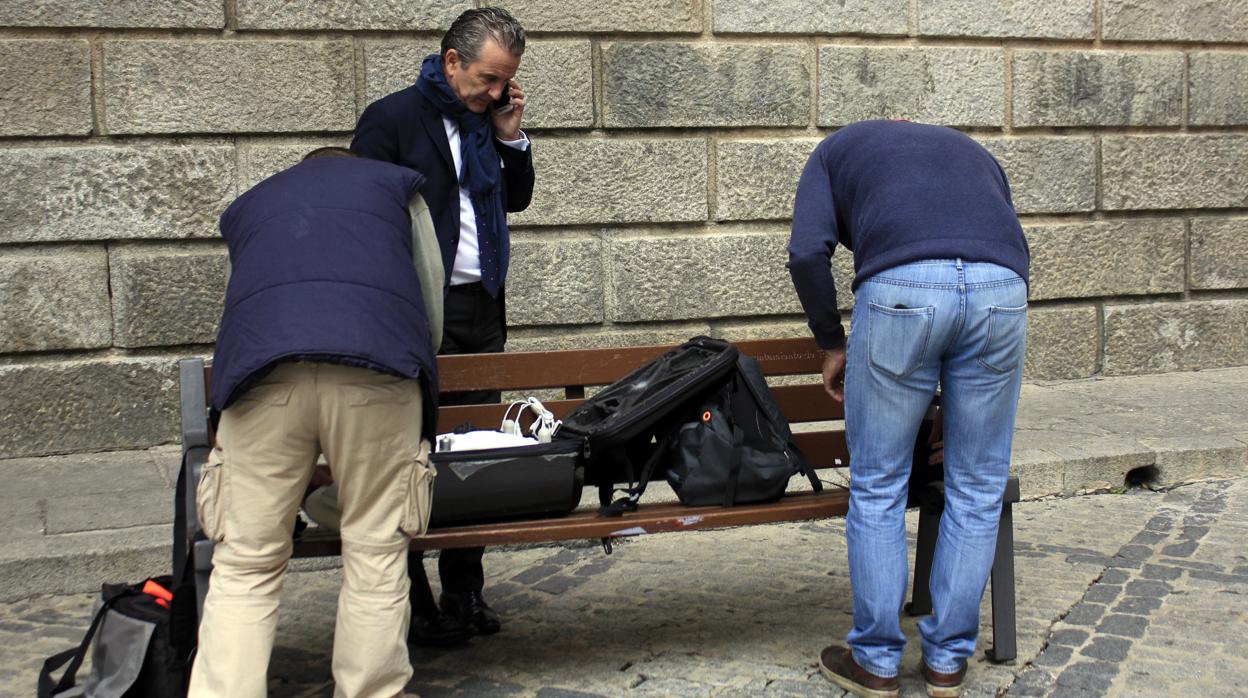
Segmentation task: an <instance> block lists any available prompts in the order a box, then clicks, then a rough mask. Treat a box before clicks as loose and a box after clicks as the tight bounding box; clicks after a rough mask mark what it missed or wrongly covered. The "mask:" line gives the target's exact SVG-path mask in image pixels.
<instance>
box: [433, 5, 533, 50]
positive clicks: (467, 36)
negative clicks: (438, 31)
mask: <svg viewBox="0 0 1248 698" xmlns="http://www.w3.org/2000/svg"><path fill="white" fill-rule="evenodd" d="M486 39H494V40H495V41H497V42H498V45H499V46H502V47H503V48H504V49H506V50H507V52H508V53H510V54H511V55H513V56H522V55H524V27H522V26H520V23H519V22H517V21H516V18H515V17H512V16H511V15H510V14H509V13H508V12H507V10H504V9H502V8H500V7H482V8H479V9H475V10H467V11H465V12H464V13H463V14H461V15H460V16H459V17H457V18H456V19H455V21H454V22H452V23H451V28H450V29H448V30H446V36H443V37H442V57H443V58H445V57H446V52H447V51H448V50H449V49H455V52H456V53H458V54H459V56H460V58H462V59H463V61H464V63H465V64H468V63H472V62H473V61H475V60H477V57H478V56H480V55H481V47H482V46H484V45H485V40H486Z"/></svg>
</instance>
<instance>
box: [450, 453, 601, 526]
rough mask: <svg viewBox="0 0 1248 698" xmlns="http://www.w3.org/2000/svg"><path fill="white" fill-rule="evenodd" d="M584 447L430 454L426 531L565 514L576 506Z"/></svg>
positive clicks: (581, 483) (578, 497)
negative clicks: (429, 507) (429, 505)
mask: <svg viewBox="0 0 1248 698" xmlns="http://www.w3.org/2000/svg"><path fill="white" fill-rule="evenodd" d="M583 452H584V444H583V443H582V442H581V441H580V440H577V439H564V440H559V441H555V442H553V443H548V444H537V445H534V446H517V447H514V448H492V449H483V450H479V451H445V452H441V453H434V454H433V456H432V461H433V465H434V467H435V468H436V469H437V473H438V475H437V477H436V478H434V481H433V506H432V510H431V512H430V515H429V525H430V526H448V525H457V524H466V523H485V522H489V521H500V520H504V519H517V518H526V517H531V516H550V515H559V514H567V513H568V512H570V511H572V510H573V509H575V508H576V506H577V504H579V503H580V501H581V486H582V485H583V484H584V480H585V467H584V463H583V462H582V453H583Z"/></svg>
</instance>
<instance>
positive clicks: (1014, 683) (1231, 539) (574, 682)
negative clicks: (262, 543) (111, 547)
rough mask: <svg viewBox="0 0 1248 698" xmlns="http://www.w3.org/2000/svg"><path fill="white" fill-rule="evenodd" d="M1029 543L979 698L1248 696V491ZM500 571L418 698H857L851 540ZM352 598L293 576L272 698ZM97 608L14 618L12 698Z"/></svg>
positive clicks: (686, 549)
mask: <svg viewBox="0 0 1248 698" xmlns="http://www.w3.org/2000/svg"><path fill="white" fill-rule="evenodd" d="M909 524H910V526H909V528H910V533H911V541H912V542H913V535H914V530H915V524H916V521H915V520H914V516H913V515H911V517H910V521H909ZM1015 531H1016V554H1015V560H1016V566H1017V577H1018V579H1017V583H1018V589H1017V591H1018V618H1019V623H1018V629H1019V635H1018V650H1019V656H1018V659H1017V660H1016V661H1015V662H1013V663H1011V664H1004V665H996V664H992V663H989V662H987V661H986V660H985V659H984V658H983V652H982V649H983V648H984V647H985V646H987V645H988V644H989V643H990V642H991V624H990V621H991V617H990V615H989V614H990V611H989V604H988V603H987V601H985V603H984V606H983V609H982V614H983V618H982V621H983V622H982V627H981V647H980V650H981V651H979V652H977V654H976V657H975V659H974V661H973V662H972V663H971V665H970V671H969V673H968V679H967V690H966V692H965V694H964V695H967V696H993V695H1008V696H1099V695H1110V696H1187V695H1245V694H1248V659H1245V658H1244V657H1243V655H1242V649H1241V646H1242V639H1243V638H1244V637H1246V636H1248V632H1246V631H1248V625H1246V624H1248V604H1246V603H1245V602H1244V595H1245V594H1248V557H1246V554H1245V552H1244V548H1243V546H1242V544H1241V541H1242V540H1243V535H1244V533H1245V532H1248V478H1240V479H1234V480H1222V481H1212V482H1206V483H1200V484H1193V485H1187V486H1183V487H1179V488H1176V489H1173V490H1171V491H1168V492H1154V491H1149V490H1131V491H1128V492H1126V493H1123V494H1099V495H1090V496H1079V497H1070V498H1050V499H1045V500H1040V501H1030V502H1023V503H1021V504H1019V505H1018V506H1017V507H1016V509H1015ZM692 536H697V537H696V538H693V537H692ZM912 547H913V546H912ZM486 558H487V559H486V565H485V568H486V571H487V574H488V575H489V578H488V579H487V581H486V588H487V594H488V596H489V598H490V600H491V601H492V602H493V603H494V605H495V606H496V607H497V608H498V610H499V611H500V612H501V613H502V614H503V617H504V621H505V623H504V629H503V632H502V633H500V634H499V635H496V636H492V637H486V638H477V639H474V640H473V641H472V642H470V643H469V644H467V645H466V646H464V647H462V648H460V649H456V650H451V651H435V650H429V649H414V650H413V652H412V661H413V664H414V666H415V668H416V675H415V677H414V679H413V681H412V683H411V684H410V685H409V687H408V689H409V695H421V696H427V697H430V696H456V697H467V696H538V697H540V698H559V697H573V696H616V695H637V696H647V695H663V696H716V697H727V696H732V697H736V696H839V695H842V693H841V692H840V691H839V690H836V689H834V688H833V687H832V686H831V685H830V684H829V683H828V682H827V681H826V680H824V679H823V677H822V676H820V675H819V673H818V671H817V668H816V666H815V661H816V657H817V654H818V652H819V649H820V648H821V647H822V646H824V645H825V644H828V643H830V642H836V641H840V640H841V639H842V638H843V636H844V634H845V632H846V631H847V630H848V628H849V624H850V619H851V602H850V597H849V580H848V577H847V572H846V568H845V564H846V563H845V543H844V526H843V522H842V521H841V520H830V521H820V522H808V523H801V524H798V523H794V524H779V525H771V526H754V527H747V528H740V529H730V530H723V531H710V532H700V533H695V534H669V535H660V536H651V537H646V538H642V539H638V540H634V541H628V542H626V543H623V544H620V545H617V547H616V552H615V553H614V554H613V555H611V556H605V555H604V554H603V553H602V550H601V549H600V548H598V547H597V546H589V545H581V546H569V547H547V548H532V549H523V550H513V551H492V552H489V553H487V556H486ZM429 564H431V565H432V564H435V563H432V562H430V563H429ZM431 569H432V568H431ZM435 577H436V575H435ZM339 581H340V576H339V574H338V572H337V570H325V571H319V572H297V573H293V574H291V575H290V576H289V578H288V581H287V585H286V595H285V601H284V606H283V609H282V619H281V627H280V629H279V633H278V645H277V647H276V649H275V651H274V656H273V661H272V670H271V681H270V689H271V691H270V693H271V695H273V696H277V697H292V698H293V697H303V696H317V697H320V696H325V697H328V696H331V695H332V683H331V681H330V674H329V658H330V653H331V647H332V617H333V613H334V607H335V603H336V589H337V585H338V583H339ZM90 604H91V596H90V595H86V594H74V595H59V596H38V597H34V598H30V599H25V600H21V601H16V602H11V603H5V604H0V647H3V648H5V649H3V650H0V696H7V695H13V696H18V695H29V694H30V691H31V688H32V687H33V685H34V677H35V673H36V671H37V668H38V666H39V664H40V662H41V661H42V658H43V657H45V656H47V655H50V654H52V653H53V652H55V651H57V650H59V649H63V648H65V647H67V646H69V645H70V644H72V643H73V642H74V641H76V640H77V639H78V638H80V636H81V633H82V632H83V630H84V629H85V626H86V622H87V614H88V612H89V608H90ZM903 627H904V628H905V629H906V632H907V636H908V637H909V638H910V639H911V643H910V644H909V645H908V647H907V650H906V656H905V660H904V664H903V674H902V679H903V691H902V694H903V696H907V697H912V696H922V695H924V693H923V688H922V684H921V683H920V682H919V680H918V677H917V672H916V671H915V669H914V667H915V666H916V665H917V662H918V661H919V660H918V654H917V652H918V650H917V641H916V638H917V631H916V627H915V621H914V619H909V618H907V619H905V621H904V623H903Z"/></svg>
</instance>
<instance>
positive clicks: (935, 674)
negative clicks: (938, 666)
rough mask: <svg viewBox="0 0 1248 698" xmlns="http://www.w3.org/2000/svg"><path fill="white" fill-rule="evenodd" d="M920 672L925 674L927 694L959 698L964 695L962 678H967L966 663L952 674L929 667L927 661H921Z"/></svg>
mask: <svg viewBox="0 0 1248 698" xmlns="http://www.w3.org/2000/svg"><path fill="white" fill-rule="evenodd" d="M919 673H920V674H922V675H923V683H925V684H927V695H929V696H931V698H958V696H960V695H962V680H963V679H965V678H966V665H965V664H963V665H962V668H961V669H958V670H957V671H955V672H953V673H952V674H942V673H941V672H939V671H936V670H935V669H933V668H931V667H929V666H928V665H927V662H926V661H920V662H919Z"/></svg>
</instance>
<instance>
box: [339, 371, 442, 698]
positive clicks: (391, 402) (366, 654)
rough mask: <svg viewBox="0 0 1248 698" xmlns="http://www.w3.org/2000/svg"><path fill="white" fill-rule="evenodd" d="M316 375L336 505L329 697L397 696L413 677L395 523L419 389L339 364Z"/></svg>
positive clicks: (400, 523) (416, 440) (406, 514)
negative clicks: (338, 583)
mask: <svg viewBox="0 0 1248 698" xmlns="http://www.w3.org/2000/svg"><path fill="white" fill-rule="evenodd" d="M321 376H322V380H321V423H320V429H321V436H322V446H323V447H324V450H325V455H326V456H327V458H328V460H329V463H330V469H331V470H332V471H333V474H334V480H335V481H336V482H337V483H338V504H339V506H340V507H341V509H342V530H341V536H342V570H343V582H342V589H341V590H340V591H339V594H338V617H337V624H336V626H335V630H334V661H333V672H334V681H335V684H336V687H335V690H334V695H335V696H337V697H340V698H354V697H356V696H369V697H372V696H377V697H379V698H388V697H390V696H401V695H402V694H403V687H404V686H405V685H407V682H408V680H409V679H410V678H411V676H412V669H411V664H410V663H409V661H408V655H407V642H406V639H407V627H408V623H409V621H410V611H409V607H408V602H407V593H408V580H407V545H408V541H409V538H408V535H407V534H406V533H405V532H404V531H403V530H402V529H403V527H404V526H405V525H410V523H409V521H408V519H410V518H411V517H412V516H413V506H414V505H416V504H417V503H416V502H414V501H413V499H412V493H411V492H409V484H410V482H411V481H412V479H413V478H414V477H419V476H420V475H421V474H422V473H423V472H424V465H423V464H421V463H418V457H419V454H420V445H421V444H420V420H421V410H422V405H421V393H420V386H419V383H418V382H417V381H413V380H405V379H400V378H395V377H393V376H385V375H382V374H378V373H373V372H369V371H361V370H359V369H349V368H344V367H337V366H325V367H323V369H322V373H321ZM424 515H425V516H426V517H427V511H425V512H424ZM412 532H413V533H416V532H417V531H412Z"/></svg>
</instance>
